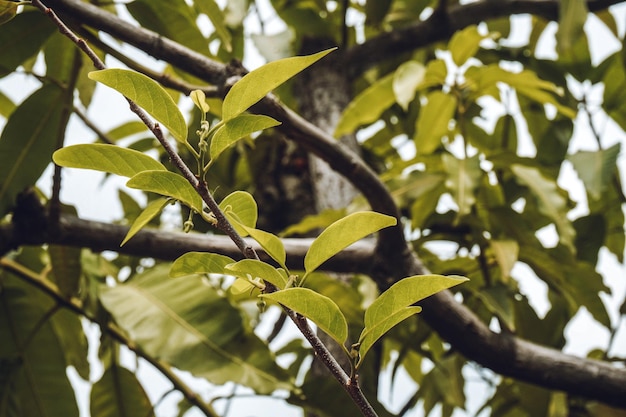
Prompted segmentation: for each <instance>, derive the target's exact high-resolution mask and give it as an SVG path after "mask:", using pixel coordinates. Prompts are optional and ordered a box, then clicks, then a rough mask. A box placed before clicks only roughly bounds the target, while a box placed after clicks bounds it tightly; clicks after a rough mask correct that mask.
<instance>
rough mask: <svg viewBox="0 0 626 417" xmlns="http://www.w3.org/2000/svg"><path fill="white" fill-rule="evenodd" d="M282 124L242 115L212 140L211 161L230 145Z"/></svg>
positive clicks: (219, 131) (260, 116)
mask: <svg viewBox="0 0 626 417" xmlns="http://www.w3.org/2000/svg"><path fill="white" fill-rule="evenodd" d="M279 124H280V122H279V121H277V120H275V119H272V118H271V117H269V116H262V115H257V114H240V115H239V116H237V117H235V118H234V119H230V120H228V121H227V122H226V123H224V124H223V125H222V127H220V128H219V129H217V132H215V135H213V138H212V139H211V149H210V152H211V159H212V160H215V159H217V157H218V156H219V155H220V154H221V153H222V152H223V151H224V150H225V149H226V148H228V147H229V146H230V145H232V144H233V143H235V142H237V141H238V140H239V139H242V138H244V137H246V136H248V135H249V134H251V133H254V132H257V131H259V130H264V129H267V128H270V127H273V126H277V125H279Z"/></svg>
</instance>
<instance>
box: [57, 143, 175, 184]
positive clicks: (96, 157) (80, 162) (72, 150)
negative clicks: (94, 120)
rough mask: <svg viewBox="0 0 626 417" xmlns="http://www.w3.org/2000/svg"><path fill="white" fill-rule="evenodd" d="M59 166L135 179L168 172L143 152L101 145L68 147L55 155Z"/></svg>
mask: <svg viewBox="0 0 626 417" xmlns="http://www.w3.org/2000/svg"><path fill="white" fill-rule="evenodd" d="M52 159H53V160H54V162H55V163H56V164H57V165H60V166H62V167H68V168H84V169H93V170H96V171H102V172H109V173H111V174H116V175H120V176H122V177H133V176H135V175H137V174H139V173H140V172H143V171H155V170H162V171H166V169H165V167H164V166H163V165H162V164H161V163H160V162H159V161H156V160H154V159H153V158H151V157H149V156H148V155H145V154H143V153H141V152H138V151H134V150H131V149H126V148H121V147H119V146H115V145H104V144H99V143H92V144H81V145H72V146H66V147H65V148H62V149H59V150H58V151H56V152H55V153H54V155H53V156H52Z"/></svg>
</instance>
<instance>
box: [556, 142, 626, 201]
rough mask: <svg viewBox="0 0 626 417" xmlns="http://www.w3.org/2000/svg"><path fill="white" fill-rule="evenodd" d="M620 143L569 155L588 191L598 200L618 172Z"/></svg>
mask: <svg viewBox="0 0 626 417" xmlns="http://www.w3.org/2000/svg"><path fill="white" fill-rule="evenodd" d="M620 145H621V144H620V143H616V144H615V145H613V146H611V147H610V148H608V149H601V150H599V151H578V152H576V153H575V154H573V155H569V156H568V158H567V159H568V160H569V161H570V162H571V163H572V165H573V166H574V169H575V170H576V172H577V173H578V176H579V177H580V179H581V180H582V182H583V183H584V184H585V188H586V190H587V193H588V194H589V196H590V197H591V198H593V199H594V200H598V199H599V198H600V196H601V195H602V193H603V192H604V190H606V187H607V186H608V185H609V184H610V182H611V180H612V178H613V175H614V174H615V172H616V165H617V157H618V156H619V152H620Z"/></svg>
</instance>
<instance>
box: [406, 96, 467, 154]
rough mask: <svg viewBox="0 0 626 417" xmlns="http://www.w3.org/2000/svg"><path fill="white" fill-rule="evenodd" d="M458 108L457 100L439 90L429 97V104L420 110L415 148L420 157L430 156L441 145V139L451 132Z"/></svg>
mask: <svg viewBox="0 0 626 417" xmlns="http://www.w3.org/2000/svg"><path fill="white" fill-rule="evenodd" d="M456 106H457V102H456V98H455V97H454V96H452V95H450V94H446V93H443V92H441V91H439V90H437V91H433V92H432V93H430V94H429V95H428V103H426V105H425V106H422V108H421V110H420V113H419V116H418V118H417V124H416V131H415V146H416V147H417V151H418V153H419V154H420V155H429V154H431V153H433V152H434V151H435V150H436V149H437V148H438V147H439V145H441V138H442V137H444V136H446V135H447V134H448V132H449V130H450V120H452V118H453V117H454V112H455V111H456Z"/></svg>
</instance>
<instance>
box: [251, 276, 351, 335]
mask: <svg viewBox="0 0 626 417" xmlns="http://www.w3.org/2000/svg"><path fill="white" fill-rule="evenodd" d="M259 297H262V298H266V299H269V300H272V301H276V302H277V303H280V304H282V305H284V306H285V307H287V308H290V309H291V310H293V311H295V312H296V313H299V314H301V315H303V316H304V317H306V318H308V319H310V320H311V321H313V323H315V324H316V325H317V326H318V327H319V328H320V329H322V330H323V331H324V332H325V333H326V334H328V335H329V336H330V337H332V338H333V339H334V340H335V341H336V342H337V343H339V345H340V346H343V345H344V343H346V339H347V338H348V322H347V321H346V318H345V317H344V315H343V313H342V312H341V310H340V309H339V307H338V306H337V304H335V302H334V301H333V300H331V299H330V298H328V297H326V296H324V295H321V294H318V293H316V292H315V291H313V290H310V289H308V288H288V289H286V290H282V291H276V292H274V293H271V294H261V295H260V296H259Z"/></svg>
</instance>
